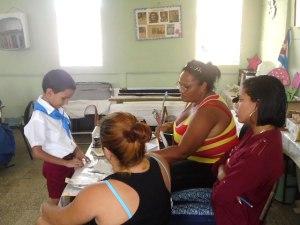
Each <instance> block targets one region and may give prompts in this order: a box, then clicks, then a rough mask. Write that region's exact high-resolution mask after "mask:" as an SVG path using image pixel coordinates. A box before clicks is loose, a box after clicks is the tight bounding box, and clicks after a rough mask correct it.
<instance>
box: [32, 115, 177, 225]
mask: <svg viewBox="0 0 300 225" xmlns="http://www.w3.org/2000/svg"><path fill="white" fill-rule="evenodd" d="M150 138H151V129H150V128H149V126H148V125H146V124H144V123H141V122H138V121H137V119H136V118H135V117H134V116H133V115H131V114H129V113H125V112H117V113H112V114H110V115H108V116H106V117H104V119H103V120H102V121H101V124H100V139H101V143H102V148H103V149H104V155H105V157H106V159H107V160H108V161H109V162H110V163H111V165H112V168H113V171H114V173H113V174H112V175H110V176H108V177H106V178H105V179H104V181H103V182H101V183H99V184H95V185H91V186H89V187H86V188H85V189H83V190H82V191H81V192H80V193H79V194H78V195H77V196H76V198H75V199H74V201H73V202H71V203H70V204H69V205H68V206H66V207H63V208H59V207H57V206H52V205H49V204H47V203H44V204H43V205H42V207H41V212H42V215H41V217H40V218H39V220H38V225H47V224H50V225H54V224H68V225H75V224H76V225H77V224H86V223H87V222H88V221H90V224H92V225H95V224H127V225H129V224H132V225H134V224H143V225H147V224H149V225H150V224H151V225H165V224H168V221H169V217H170V213H171V206H170V187H171V183H170V176H169V168H168V164H167V163H166V162H165V161H164V160H163V159H162V158H161V157H160V156H158V155H155V154H151V155H149V156H146V155H145V143H146V142H148V141H149V140H150Z"/></svg>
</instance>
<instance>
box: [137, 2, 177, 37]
mask: <svg viewBox="0 0 300 225" xmlns="http://www.w3.org/2000/svg"><path fill="white" fill-rule="evenodd" d="M134 15H135V24H136V37H137V40H153V39H162V38H180V37H182V28H181V8H180V6H170V7H160V8H142V9H135V10H134Z"/></svg>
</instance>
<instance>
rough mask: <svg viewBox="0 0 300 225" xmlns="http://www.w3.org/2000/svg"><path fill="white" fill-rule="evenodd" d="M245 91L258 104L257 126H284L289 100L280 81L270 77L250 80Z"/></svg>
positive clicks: (244, 86) (264, 76)
mask: <svg viewBox="0 0 300 225" xmlns="http://www.w3.org/2000/svg"><path fill="white" fill-rule="evenodd" d="M243 89H244V90H245V92H246V93H247V94H248V95H249V96H250V98H251V100H252V101H256V102H258V115H257V125H261V126H262V125H267V124H271V125H273V126H275V127H283V126H284V124H285V117H286V109H287V99H286V94H285V89H284V86H283V84H282V83H281V81H280V80H278V79H277V78H275V77H272V76H268V75H263V76H258V77H254V78H249V79H247V80H245V81H244V83H243Z"/></svg>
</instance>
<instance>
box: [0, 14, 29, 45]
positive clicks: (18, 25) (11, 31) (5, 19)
mask: <svg viewBox="0 0 300 225" xmlns="http://www.w3.org/2000/svg"><path fill="white" fill-rule="evenodd" d="M29 47H30V41H29V34H28V25H27V19H26V15H25V13H22V12H16V13H6V14H0V49H2V50H20V49H26V48H29Z"/></svg>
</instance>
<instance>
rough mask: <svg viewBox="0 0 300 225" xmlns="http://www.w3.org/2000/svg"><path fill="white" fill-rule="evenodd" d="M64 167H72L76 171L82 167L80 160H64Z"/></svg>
mask: <svg viewBox="0 0 300 225" xmlns="http://www.w3.org/2000/svg"><path fill="white" fill-rule="evenodd" d="M65 166H66V167H69V168H73V167H74V168H75V169H76V168H78V167H83V162H82V160H80V159H77V158H73V159H71V160H66V163H65Z"/></svg>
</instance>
